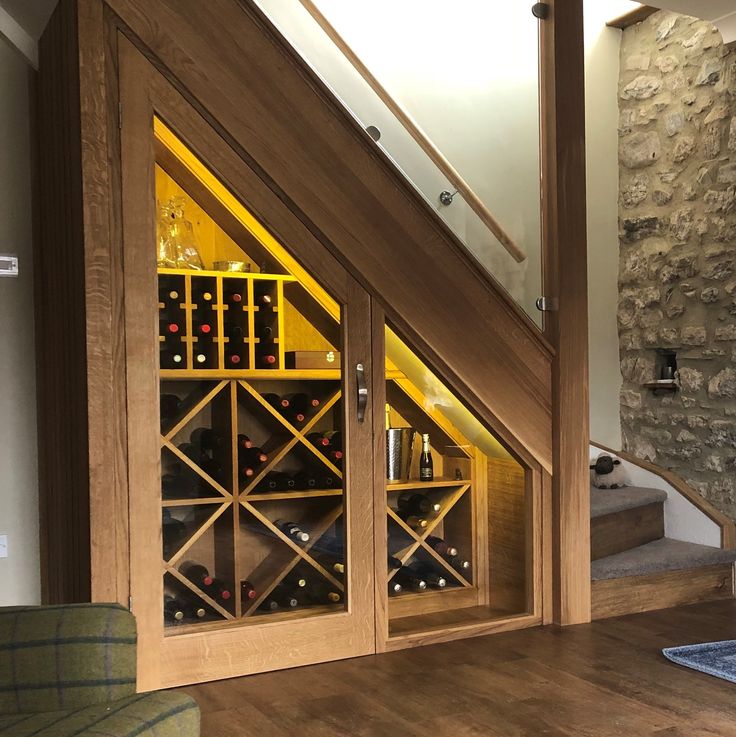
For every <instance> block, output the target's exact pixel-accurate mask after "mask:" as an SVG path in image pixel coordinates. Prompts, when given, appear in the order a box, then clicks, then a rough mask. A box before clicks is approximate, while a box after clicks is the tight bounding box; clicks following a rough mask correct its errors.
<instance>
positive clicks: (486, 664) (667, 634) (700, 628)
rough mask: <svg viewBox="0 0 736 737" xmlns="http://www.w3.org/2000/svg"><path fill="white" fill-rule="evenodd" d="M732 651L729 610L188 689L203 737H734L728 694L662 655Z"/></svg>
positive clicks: (666, 613)
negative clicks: (687, 648) (707, 648)
mask: <svg viewBox="0 0 736 737" xmlns="http://www.w3.org/2000/svg"><path fill="white" fill-rule="evenodd" d="M726 639H736V602H734V601H719V602H709V603H705V604H695V605H693V606H689V607H680V608H676V609H667V610H662V611H658V612H646V613H644V614H634V615H629V616H625V617H617V618H612V619H606V620H601V621H598V622H594V623H592V624H589V625H578V626H575V627H569V628H566V629H562V630H560V629H558V628H555V627H544V628H539V629H533V630H523V631H518V632H508V633H504V634H497V635H490V636H487V637H478V638H474V639H470V640H461V641H458V642H452V643H443V644H439V645H431V646H427V647H422V648H416V649H413V650H401V651H398V652H393V653H386V654H383V655H372V656H368V657H365V658H356V659H353V660H343V661H338V662H334V663H325V664H322V665H315V666H311V667H308V668H295V669H293V670H287V671H280V672H276V673H265V674H262V675H256V676H250V677H248V678H236V679H232V680H229V681H219V682H215V683H207V684H202V685H199V686H191V687H188V688H185V689H182V690H184V691H186V692H187V693H189V694H191V695H192V696H193V697H194V698H195V699H196V700H197V701H198V702H199V704H200V707H201V709H202V737H224V736H225V735H228V737H251V736H252V735H258V736H259V737H260V736H261V735H268V736H269V737H287V736H288V737H293V735H294V734H299V735H300V737H337V736H338V735H340V736H341V737H344V735H351V737H353V736H355V737H384V736H385V737H388V736H389V735H390V736H391V737H403V736H404V735H405V736H406V737H415V736H418V735H425V736H426V735H428V734H431V735H432V736H433V737H480V736H481V735H484V737H496V736H497V735H502V736H503V737H539V736H540V735H544V736H545V737H573V735H580V736H581V737H647V736H651V737H685V736H687V737H696V736H697V737H701V736H702V737H734V735H736V709H735V708H734V706H733V703H734V694H735V693H736V686H734V685H733V684H730V683H727V682H726V681H721V680H718V679H716V678H711V677H709V676H706V675H703V674H700V673H696V672H694V671H690V670H688V669H686V668H681V667H679V666H676V665H673V664H672V663H670V662H668V661H667V660H665V659H664V657H663V656H662V655H661V652H660V651H661V648H663V647H667V646H670V645H683V644H689V643H695V642H707V641H713V640H726Z"/></svg>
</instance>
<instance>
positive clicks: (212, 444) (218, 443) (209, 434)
mask: <svg viewBox="0 0 736 737" xmlns="http://www.w3.org/2000/svg"><path fill="white" fill-rule="evenodd" d="M189 440H190V441H191V442H192V443H193V444H194V445H199V447H200V448H202V450H219V449H220V448H222V447H223V446H224V445H225V441H224V439H223V437H222V435H220V434H219V433H217V432H215V430H213V429H212V428H211V427H198V428H196V430H194V431H193V432H192V434H191V435H190V437H189Z"/></svg>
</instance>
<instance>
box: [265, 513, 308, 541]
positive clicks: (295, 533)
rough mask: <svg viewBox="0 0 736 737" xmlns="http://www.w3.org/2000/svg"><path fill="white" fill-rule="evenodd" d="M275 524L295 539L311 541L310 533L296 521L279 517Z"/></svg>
mask: <svg viewBox="0 0 736 737" xmlns="http://www.w3.org/2000/svg"><path fill="white" fill-rule="evenodd" d="M274 524H275V525H276V527H278V528H279V530H281V532H283V533H284V534H285V535H288V536H289V537H291V538H293V539H294V540H298V541H299V542H302V543H306V542H309V533H307V532H304V530H302V529H301V528H300V527H299V525H297V524H296V523H295V522H287V521H285V520H282V519H277V520H275V522H274Z"/></svg>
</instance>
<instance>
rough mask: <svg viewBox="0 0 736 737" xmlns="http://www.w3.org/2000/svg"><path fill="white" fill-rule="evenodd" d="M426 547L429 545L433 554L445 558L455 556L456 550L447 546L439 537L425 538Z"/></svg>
mask: <svg viewBox="0 0 736 737" xmlns="http://www.w3.org/2000/svg"><path fill="white" fill-rule="evenodd" d="M427 545H429V547H430V548H432V550H434V552H435V553H438V554H439V555H442V556H445V557H446V556H449V557H453V556H455V555H457V548H455V547H453V546H452V545H448V544H447V543H446V542H445V541H444V540H443V539H442V538H441V537H435V536H434V535H430V536H429V537H428V538H427Z"/></svg>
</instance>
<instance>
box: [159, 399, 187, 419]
mask: <svg viewBox="0 0 736 737" xmlns="http://www.w3.org/2000/svg"><path fill="white" fill-rule="evenodd" d="M159 405H160V408H161V419H162V420H173V419H175V418H177V417H178V416H179V415H180V413H181V411H182V409H184V400H182V399H180V398H179V397H177V396H176V394H162V395H161V397H160V399H159Z"/></svg>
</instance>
